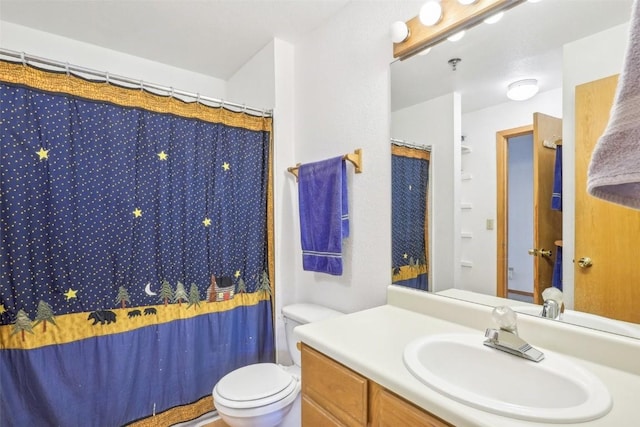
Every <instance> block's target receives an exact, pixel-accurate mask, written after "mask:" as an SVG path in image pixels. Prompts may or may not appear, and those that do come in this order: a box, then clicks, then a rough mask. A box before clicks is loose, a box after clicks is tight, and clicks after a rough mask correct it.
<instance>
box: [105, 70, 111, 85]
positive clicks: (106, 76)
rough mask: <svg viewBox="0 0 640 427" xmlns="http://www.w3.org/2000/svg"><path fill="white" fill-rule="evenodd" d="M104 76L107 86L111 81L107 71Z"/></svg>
mask: <svg viewBox="0 0 640 427" xmlns="http://www.w3.org/2000/svg"><path fill="white" fill-rule="evenodd" d="M104 76H105V78H106V81H107V84H111V79H110V78H109V72H108V71H107V72H106V73H105V74H104Z"/></svg>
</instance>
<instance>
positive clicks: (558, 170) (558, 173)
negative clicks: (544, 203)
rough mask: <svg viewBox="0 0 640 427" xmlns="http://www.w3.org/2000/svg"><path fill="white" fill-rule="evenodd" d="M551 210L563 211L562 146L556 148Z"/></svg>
mask: <svg viewBox="0 0 640 427" xmlns="http://www.w3.org/2000/svg"><path fill="white" fill-rule="evenodd" d="M551 209H553V210H556V211H561V210H562V145H558V146H557V147H556V164H555V168H554V170H553V193H552V194H551Z"/></svg>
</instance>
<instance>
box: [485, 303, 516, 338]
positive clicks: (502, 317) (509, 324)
mask: <svg viewBox="0 0 640 427" xmlns="http://www.w3.org/2000/svg"><path fill="white" fill-rule="evenodd" d="M491 317H492V318H493V321H494V322H495V324H496V325H498V326H499V327H500V329H504V330H505V331H509V332H513V333H514V334H516V335H517V334H518V316H517V315H516V312H515V311H513V310H512V309H511V307H509V306H506V305H501V306H498V307H495V308H494V309H493V311H492V312H491Z"/></svg>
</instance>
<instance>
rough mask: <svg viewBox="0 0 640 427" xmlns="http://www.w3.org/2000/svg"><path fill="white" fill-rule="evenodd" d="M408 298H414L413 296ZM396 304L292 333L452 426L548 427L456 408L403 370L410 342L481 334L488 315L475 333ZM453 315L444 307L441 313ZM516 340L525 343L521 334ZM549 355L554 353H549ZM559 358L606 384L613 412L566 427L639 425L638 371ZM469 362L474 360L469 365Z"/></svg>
mask: <svg viewBox="0 0 640 427" xmlns="http://www.w3.org/2000/svg"><path fill="white" fill-rule="evenodd" d="M411 298H414V299H415V297H414V296H411ZM428 298H433V296H428ZM391 299H392V300H393V299H394V298H391ZM414 302H415V301H414ZM464 304H465V303H456V304H454V305H455V306H459V307H462V308H455V307H454V309H453V310H464ZM466 304H468V303H466ZM398 305H401V304H397V303H395V304H394V303H393V301H392V303H390V304H387V305H384V306H380V307H376V308H372V309H369V310H364V311H360V312H356V313H352V314H348V315H345V316H341V317H337V318H332V319H328V320H325V321H322V322H318V323H312V324H308V325H303V326H299V327H298V328H296V333H297V334H298V336H299V338H300V340H301V341H303V342H304V343H305V344H308V345H309V346H311V347H313V348H315V349H317V350H319V351H320V352H322V353H324V354H326V355H327V356H329V357H331V358H333V359H334V360H336V361H338V362H340V363H342V364H344V365H346V366H348V367H349V368H351V369H353V370H354V371H356V372H358V373H360V374H361V375H363V376H365V377H367V378H370V379H371V380H373V381H375V382H377V383H378V384H380V385H382V386H384V387H386V388H387V389H389V390H391V391H393V392H394V393H396V394H398V395H400V396H402V397H404V398H405V399H407V400H409V401H411V402H413V403H414V404H416V405H418V406H420V407H422V408H423V409H425V410H427V411H429V412H431V413H433V414H434V415H436V416H438V417H440V418H442V419H444V420H446V421H447V422H449V423H451V424H454V425H456V426H459V427H465V426H487V427H513V426H543V425H546V426H548V424H541V423H536V422H529V421H520V420H515V419H513V418H507V417H503V416H500V415H496V414H492V413H489V412H485V411H482V410H479V409H475V408H473V407H470V406H468V405H465V404H462V403H459V402H457V401H455V400H452V399H450V398H448V397H445V396H444V395H442V394H440V393H438V392H437V391H434V390H432V389H431V388H429V387H428V386H426V385H424V384H423V383H421V382H420V381H419V380H417V379H416V378H415V377H413V375H411V373H410V372H409V371H408V370H407V369H406V367H405V366H404V362H403V360H402V353H403V350H404V348H405V346H406V345H407V344H408V343H409V342H411V341H412V340H414V339H416V338H419V337H422V336H425V335H432V334H439V333H451V332H453V333H472V334H484V329H485V328H486V327H490V326H492V325H491V324H490V323H487V319H489V318H490V310H489V312H488V314H487V316H484V315H481V316H479V317H480V318H479V319H478V323H479V324H478V325H477V328H475V327H474V328H471V327H469V326H464V325H462V324H460V323H454V322H453V321H449V320H444V319H442V316H441V315H440V314H438V315H437V317H436V316H430V315H427V314H424V313H420V312H417V311H415V310H411V309H409V308H404V307H400V306H398ZM427 305H428V304H427ZM453 310H452V309H451V308H447V311H453ZM477 310H478V308H471V309H470V312H473V311H475V313H472V315H474V316H476V317H478V315H477ZM543 327H544V326H543ZM525 329H526V327H525ZM520 335H521V336H523V337H524V338H525V339H526V335H525V334H523V333H522V331H521V333H520ZM605 338H606V337H605ZM614 339H616V338H614ZM633 341H634V340H631V339H629V342H630V345H629V343H627V342H625V343H624V345H625V347H624V348H625V349H626V351H628V350H629V349H631V351H632V352H635V354H628V355H627V356H628V357H630V358H631V359H630V360H635V361H636V362H637V363H638V364H640V341H639V342H638V344H637V346H636V345H635V343H634V342H633ZM530 344H532V345H533V346H534V347H536V348H539V349H540V350H542V351H543V352H544V351H545V347H544V346H542V345H537V344H536V342H531V341H530ZM594 344H596V345H595V346H593V348H592V351H594V352H598V345H599V344H600V343H598V342H595V343H594ZM553 351H555V352H556V353H557V352H559V351H558V350H557V349H555V348H554V349H553ZM565 355H566V357H568V358H569V359H570V360H572V361H574V362H575V363H576V364H578V365H581V366H583V367H584V368H586V369H587V370H589V371H591V372H592V373H593V374H595V375H596V376H598V377H599V378H600V379H601V380H602V381H603V382H604V383H605V384H606V386H607V388H608V389H609V392H610V393H611V396H612V399H613V408H612V409H611V411H610V412H609V413H608V414H607V415H605V416H604V417H602V418H600V419H598V420H594V421H589V422H585V423H579V424H572V425H580V426H585V427H586V426H589V427H596V426H598V427H610V426H617V427H625V426H629V427H631V426H638V425H640V410H639V408H638V404H639V402H640V400H638V396H640V375H638V370H635V371H633V372H629V371H628V370H624V369H616V368H615V367H611V366H608V365H607V364H600V363H595V362H593V361H588V360H584V359H582V358H576V357H574V356H571V355H567V354H566V353H565ZM514 357H515V356H514ZM469 363H474V361H473V360H470V361H469ZM478 369H481V367H478ZM523 386H525V385H523Z"/></svg>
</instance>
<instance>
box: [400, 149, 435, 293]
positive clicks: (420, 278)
mask: <svg viewBox="0 0 640 427" xmlns="http://www.w3.org/2000/svg"><path fill="white" fill-rule="evenodd" d="M391 158H392V161H391V176H392V191H391V198H392V208H391V218H392V227H391V229H392V232H391V233H392V238H391V240H392V283H393V284H395V285H401V286H407V287H411V288H415V289H422V290H428V288H429V227H428V224H429V215H430V213H429V181H430V180H429V170H430V162H431V153H430V152H429V151H428V150H427V149H425V148H421V147H409V146H401V145H397V144H392V145H391Z"/></svg>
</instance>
